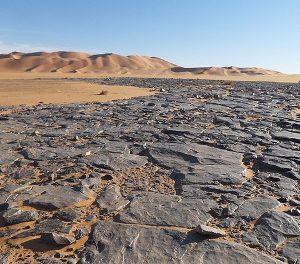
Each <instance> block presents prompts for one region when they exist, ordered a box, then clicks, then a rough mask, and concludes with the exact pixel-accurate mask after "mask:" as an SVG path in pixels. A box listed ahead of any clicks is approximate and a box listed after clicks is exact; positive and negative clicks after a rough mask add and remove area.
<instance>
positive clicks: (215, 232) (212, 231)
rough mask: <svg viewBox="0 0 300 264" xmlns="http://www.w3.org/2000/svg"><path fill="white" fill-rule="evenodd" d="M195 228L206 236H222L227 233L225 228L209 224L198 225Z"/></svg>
mask: <svg viewBox="0 0 300 264" xmlns="http://www.w3.org/2000/svg"><path fill="white" fill-rule="evenodd" d="M194 230H195V231H196V232H197V233H199V234H200V235H204V236H211V237H222V236H225V235H226V233H225V232H224V231H223V230H221V229H219V228H214V227H211V226H207V225H198V226H197V227H196V228H195V229H194Z"/></svg>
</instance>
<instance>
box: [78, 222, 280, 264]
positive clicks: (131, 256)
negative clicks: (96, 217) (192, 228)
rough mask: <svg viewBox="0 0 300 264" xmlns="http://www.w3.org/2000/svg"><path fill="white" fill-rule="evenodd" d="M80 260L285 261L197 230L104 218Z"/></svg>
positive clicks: (233, 263) (229, 263)
mask: <svg viewBox="0 0 300 264" xmlns="http://www.w3.org/2000/svg"><path fill="white" fill-rule="evenodd" d="M108 238H109V239H108ZM149 245H151V246H149ZM80 263H82V264H87V263H174V264H176V263H178V264H180V263H215V264H240V263H248V264H257V263H260V264H271V263H272V264H275V263H276V264H279V263H282V262H281V261H277V260H276V259H274V258H271V257H268V256H266V255H264V254H262V253H260V252H258V251H255V250H253V249H250V248H247V247H244V246H242V245H239V244H236V243H232V242H227V241H222V240H205V239H204V238H203V237H201V236H200V234H197V233H184V232H180V231H174V230H166V229H160V228H155V227H138V226H131V225H123V224H118V223H113V222H103V221H100V222H99V223H98V224H97V225H96V226H95V228H94V229H93V232H92V234H91V236H90V239H89V241H88V244H87V245H86V249H85V250H84V252H83V254H82V256H81V260H80Z"/></svg>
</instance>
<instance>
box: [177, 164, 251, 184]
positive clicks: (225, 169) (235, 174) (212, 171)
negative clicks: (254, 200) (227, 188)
mask: <svg viewBox="0 0 300 264" xmlns="http://www.w3.org/2000/svg"><path fill="white" fill-rule="evenodd" d="M243 172H244V169H243V168H242V166H239V165H238V164H237V165H205V166H203V165H195V166H193V167H189V168H184V169H181V170H180V171H177V172H174V173H173V176H175V174H176V173H177V174H178V177H180V178H181V182H182V184H211V183H215V182H216V183H221V184H225V185H230V184H233V185H239V184H242V183H243V182H244V181H246V178H245V176H244V175H243ZM175 177H176V176H175Z"/></svg>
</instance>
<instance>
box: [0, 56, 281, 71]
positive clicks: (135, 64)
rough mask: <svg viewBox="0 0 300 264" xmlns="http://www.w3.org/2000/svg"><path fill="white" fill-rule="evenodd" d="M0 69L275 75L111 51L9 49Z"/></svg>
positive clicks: (255, 69)
mask: <svg viewBox="0 0 300 264" xmlns="http://www.w3.org/2000/svg"><path fill="white" fill-rule="evenodd" d="M0 72H11V73H13V72H36V73H50V72H57V73H59V72H61V73H99V74H128V75H132V74H150V75H153V74H155V75H159V74H172V75H181V74H182V75H183V74H185V75H186V74H188V75H212V76H241V75H245V76H253V75H278V74H281V73H280V72H277V71H272V70H266V69H261V68H238V67H197V68H184V67H180V66H178V65H175V64H173V63H170V62H168V61H165V60H163V59H160V58H157V57H147V56H121V55H117V54H113V53H107V54H96V55H90V54H88V53H84V52H68V51H57V52H51V53H48V52H35V53H21V52H12V53H9V54H1V55H0Z"/></svg>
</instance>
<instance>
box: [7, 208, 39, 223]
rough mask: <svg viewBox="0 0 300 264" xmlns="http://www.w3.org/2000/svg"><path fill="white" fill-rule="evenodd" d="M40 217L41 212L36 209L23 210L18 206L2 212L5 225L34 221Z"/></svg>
mask: <svg viewBox="0 0 300 264" xmlns="http://www.w3.org/2000/svg"><path fill="white" fill-rule="evenodd" d="M38 217H39V214H38V212H36V211H23V210H20V209H16V208H11V209H8V210H6V211H5V212H4V213H3V214H2V218H3V221H4V224H5V225H13V224H19V223H23V222H29V221H34V220H36V219H38Z"/></svg>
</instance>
